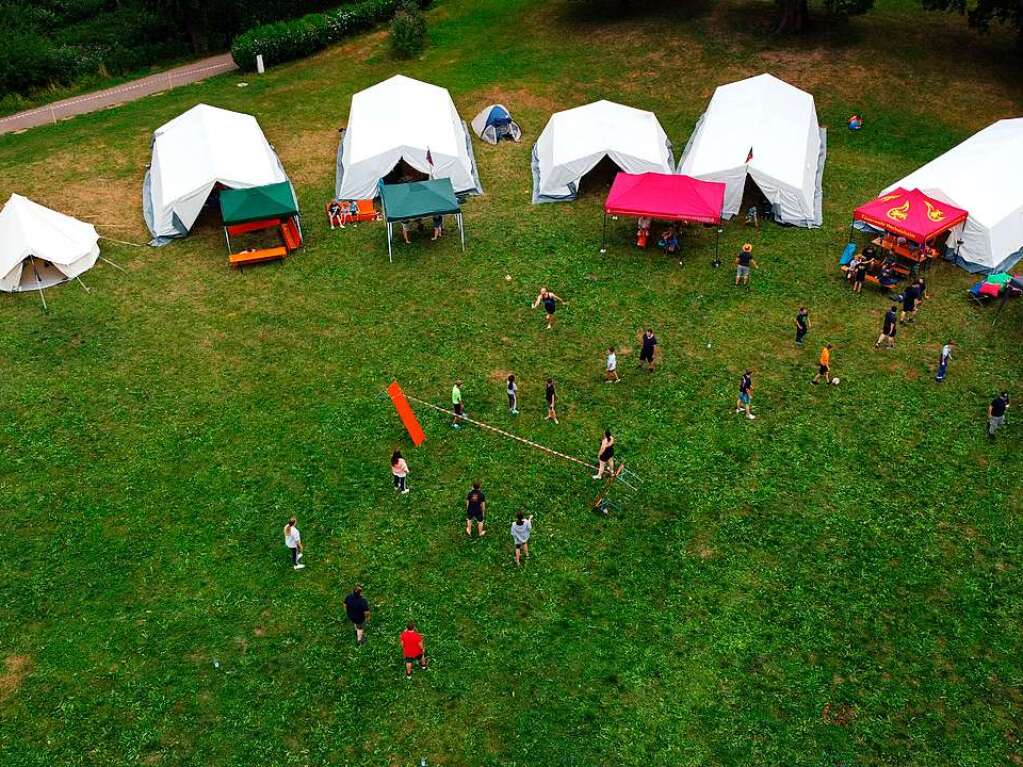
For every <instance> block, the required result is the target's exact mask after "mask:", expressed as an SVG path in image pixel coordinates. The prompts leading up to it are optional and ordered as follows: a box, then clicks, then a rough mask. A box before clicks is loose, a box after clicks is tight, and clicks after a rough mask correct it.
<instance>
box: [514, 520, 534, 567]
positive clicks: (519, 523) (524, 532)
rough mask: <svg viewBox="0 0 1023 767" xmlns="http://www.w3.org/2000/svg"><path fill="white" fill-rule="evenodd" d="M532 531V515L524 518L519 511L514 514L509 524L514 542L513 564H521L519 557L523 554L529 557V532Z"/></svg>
mask: <svg viewBox="0 0 1023 767" xmlns="http://www.w3.org/2000/svg"><path fill="white" fill-rule="evenodd" d="M531 532H533V516H532V515H530V516H529V517H528V518H526V517H525V516H524V515H523V514H522V512H521V511H520V512H519V513H518V514H516V515H515V521H514V522H512V525H511V537H512V542H513V543H514V544H515V566H516V567H518V566H519V565H521V564H522V561H521V559H520V557H521V556H522V555H523V554H524V555H525V557H526V559H529V534H530V533H531Z"/></svg>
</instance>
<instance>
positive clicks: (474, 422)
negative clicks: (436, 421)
mask: <svg viewBox="0 0 1023 767" xmlns="http://www.w3.org/2000/svg"><path fill="white" fill-rule="evenodd" d="M405 397H406V398H407V399H410V400H412V401H413V402H415V403H418V404H420V405H425V406H426V407H428V408H432V409H433V410H436V411H437V412H438V413H444V414H445V415H449V416H451V417H452V418H457V419H458V420H460V421H465V422H466V423H470V424H472V425H473V426H478V427H479V428H481V429H485V430H487V431H492V432H494V433H496V434H500V435H501V436H502V437H507V438H508V439H512V440H515V441H516V442H521V443H522V444H523V445H526V446H528V447H532V448H535V449H537V450H540V451H541V452H544V453H547V454H548V455H553V456H555V457H557V458H562V459H564V460H566V461H571V462H572V463H577V464H579V465H580V466H585V467H586V468H587V469H589V470H591V471H594V470H597V469H598V468H599V467H598V466H596V465H594V464H592V463H587V462H586V461H584V460H583V459H581V458H576V457H575V456H573V455H568V454H567V453H562V452H559V451H557V450H554V449H553V448H550V447H547V446H546V445H541V444H540V443H539V442H533V441H532V440H529V439H526V438H525V437H520V436H518V435H517V434H512V433H511V432H507V431H505V430H504V429H499V428H497V427H496V426H491V425H490V424H488V423H483V421H477V420H475V419H473V418H469V417H468V416H466V415H458V414H457V413H455V411H453V410H447V409H445V408H442V407H441V406H440V405H434V404H433V403H432V402H427V401H426V400H421V399H419V398H418V397H413V396H412V395H411V394H407V393H406V394H405ZM626 471H628V470H626ZM628 473H629V474H630V475H632V476H633V477H636V475H635V474H634V473H633V472H631V471H628ZM636 478H637V479H638V477H636ZM618 481H619V482H621V483H622V484H623V485H625V486H626V487H628V488H631V489H633V490H635V488H634V487H633V486H632V485H630V484H629V483H628V482H626V481H625V480H624V479H622V478H621V476H619V477H618Z"/></svg>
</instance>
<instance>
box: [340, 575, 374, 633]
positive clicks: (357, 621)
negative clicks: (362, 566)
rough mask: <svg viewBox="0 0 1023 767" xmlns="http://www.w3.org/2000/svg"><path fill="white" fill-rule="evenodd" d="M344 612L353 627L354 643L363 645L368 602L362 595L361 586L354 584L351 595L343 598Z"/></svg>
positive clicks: (367, 617)
mask: <svg viewBox="0 0 1023 767" xmlns="http://www.w3.org/2000/svg"><path fill="white" fill-rule="evenodd" d="M345 612H346V613H347V614H348V620H350V621H351V622H352V623H353V624H354V625H355V643H356V644H365V642H366V624H367V623H368V622H369V602H367V601H366V598H365V597H364V596H363V595H362V586H359V585H358V584H356V586H355V588H354V589H352V593H351V594H349V595H348V596H346V597H345Z"/></svg>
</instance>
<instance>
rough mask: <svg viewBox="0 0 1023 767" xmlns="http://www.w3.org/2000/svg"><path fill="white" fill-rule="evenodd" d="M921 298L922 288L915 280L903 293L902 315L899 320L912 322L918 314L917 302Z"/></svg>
mask: <svg viewBox="0 0 1023 767" xmlns="http://www.w3.org/2000/svg"><path fill="white" fill-rule="evenodd" d="M919 298H920V289H919V288H918V287H917V284H916V283H915V282H914V283H913V284H912V285H910V286H909V287H908V288H906V292H905V293H903V294H902V316H901V317H899V322H901V323H903V324H905V323H907V322H912V321H913V320H914V319H915V316H916V302H917V299H919Z"/></svg>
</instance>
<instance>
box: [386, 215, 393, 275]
mask: <svg viewBox="0 0 1023 767" xmlns="http://www.w3.org/2000/svg"><path fill="white" fill-rule="evenodd" d="M387 260H388V261H389V262H390V263H392V264H393V263H394V256H392V255H391V222H390V221H388V222H387Z"/></svg>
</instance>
